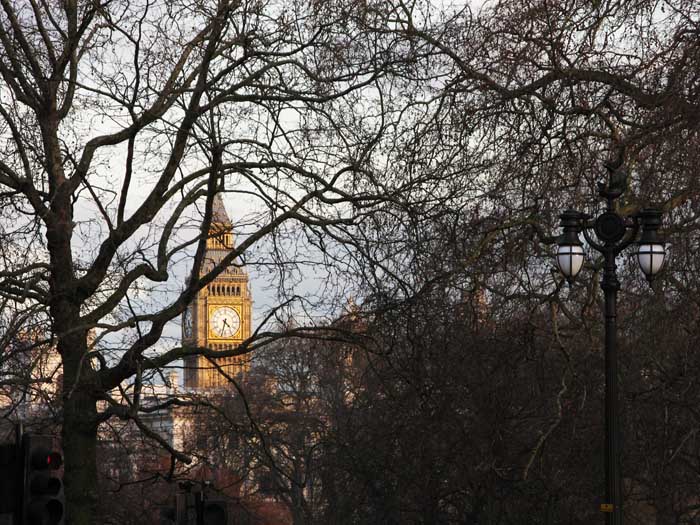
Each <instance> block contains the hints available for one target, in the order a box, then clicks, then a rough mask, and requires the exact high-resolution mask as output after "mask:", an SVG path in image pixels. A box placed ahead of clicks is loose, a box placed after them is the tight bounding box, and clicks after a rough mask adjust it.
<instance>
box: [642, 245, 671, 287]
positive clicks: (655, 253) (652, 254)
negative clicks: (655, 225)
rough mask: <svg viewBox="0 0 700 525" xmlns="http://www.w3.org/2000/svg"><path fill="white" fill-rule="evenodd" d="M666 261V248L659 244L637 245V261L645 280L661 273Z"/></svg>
mask: <svg viewBox="0 0 700 525" xmlns="http://www.w3.org/2000/svg"><path fill="white" fill-rule="evenodd" d="M665 259H666V246H665V245H664V244H661V243H648V244H647V243H645V244H641V243H640V244H639V248H638V250H637V261H639V267H640V268H641V270H642V272H644V275H646V277H647V279H652V278H653V277H654V276H655V275H656V274H657V273H659V272H660V271H661V268H663V266H664V260H665Z"/></svg>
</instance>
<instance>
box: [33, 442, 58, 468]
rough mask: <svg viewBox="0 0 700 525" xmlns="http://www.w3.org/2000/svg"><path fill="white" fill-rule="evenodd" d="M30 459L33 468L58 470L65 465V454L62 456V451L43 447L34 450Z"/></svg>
mask: <svg viewBox="0 0 700 525" xmlns="http://www.w3.org/2000/svg"><path fill="white" fill-rule="evenodd" d="M29 460H30V462H31V466H32V468H35V469H38V470H44V469H51V470H56V469H58V468H61V465H63V456H61V454H60V453H58V452H55V451H51V450H49V449H46V448H43V447H41V448H36V449H34V450H32V455H31V457H30V459H29Z"/></svg>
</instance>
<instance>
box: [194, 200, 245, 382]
mask: <svg viewBox="0 0 700 525" xmlns="http://www.w3.org/2000/svg"><path fill="white" fill-rule="evenodd" d="M233 242H234V241H233V224H232V223H231V219H229V217H228V214H227V213H226V208H225V207H224V203H223V201H222V200H221V196H220V194H218V193H217V194H216V195H215V196H214V203H213V209H212V224H211V228H210V230H209V238H208V239H207V250H206V254H205V256H204V261H203V263H202V268H201V271H200V276H201V275H204V274H205V273H207V272H208V271H209V270H211V268H212V267H214V266H215V265H216V264H218V263H220V262H221V260H222V259H223V258H224V257H225V256H226V255H228V254H229V253H230V252H231V250H232V249H233V246H234V245H233ZM251 306H252V299H251V294H250V288H249V286H248V274H247V273H246V272H245V269H244V268H243V267H242V266H240V265H236V264H235V263H234V264H233V265H230V266H229V267H228V268H226V269H225V270H224V271H223V272H222V273H221V274H220V275H219V276H218V277H217V278H216V279H215V280H214V281H212V282H211V283H210V284H209V285H208V286H207V287H205V288H202V289H201V290H200V291H199V293H198V294H197V296H196V297H195V299H194V301H192V303H191V304H190V305H189V306H188V307H187V309H186V310H185V312H184V313H183V316H182V342H183V344H186V345H194V346H201V347H207V348H210V349H212V350H215V351H223V350H229V349H231V348H235V347H236V346H238V345H239V344H240V343H241V341H243V340H245V339H247V338H248V337H250V333H251ZM214 363H216V364H214ZM214 363H212V361H210V360H209V359H207V358H206V357H204V356H190V357H186V358H185V360H184V365H185V381H184V383H185V388H197V389H217V388H225V387H228V386H229V385H230V382H229V380H228V378H227V377H226V375H228V376H231V377H236V376H237V375H238V374H240V373H244V372H246V371H247V368H248V364H247V360H246V359H245V358H243V357H221V358H217V359H214ZM217 366H218V367H221V369H222V370H223V371H224V372H225V374H226V375H224V374H222V373H220V372H219V370H218V369H217Z"/></svg>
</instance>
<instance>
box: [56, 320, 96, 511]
mask: <svg viewBox="0 0 700 525" xmlns="http://www.w3.org/2000/svg"><path fill="white" fill-rule="evenodd" d="M58 350H59V352H60V353H61V355H62V356H63V428H62V436H61V437H62V442H63V455H64V459H65V469H64V477H63V479H64V487H65V495H66V507H67V508H66V511H67V520H66V524H67V525H90V524H93V523H95V520H94V517H95V512H96V510H97V508H96V507H97V456H96V450H97V400H96V398H95V396H94V392H95V389H94V376H95V373H94V370H93V369H92V366H91V364H90V361H89V360H88V359H86V358H85V356H86V353H87V331H82V330H81V331H77V332H73V333H68V334H66V335H65V336H63V337H62V338H60V340H59V343H58Z"/></svg>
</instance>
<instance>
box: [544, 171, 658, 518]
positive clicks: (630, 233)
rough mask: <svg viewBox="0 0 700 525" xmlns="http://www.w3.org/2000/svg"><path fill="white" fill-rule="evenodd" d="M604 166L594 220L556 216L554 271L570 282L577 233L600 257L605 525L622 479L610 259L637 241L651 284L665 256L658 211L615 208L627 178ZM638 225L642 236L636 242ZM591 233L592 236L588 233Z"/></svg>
mask: <svg viewBox="0 0 700 525" xmlns="http://www.w3.org/2000/svg"><path fill="white" fill-rule="evenodd" d="M608 169H609V170H610V183H609V184H608V185H607V186H604V185H599V193H600V195H601V197H603V198H605V199H606V200H607V208H606V210H605V211H604V212H603V213H601V214H600V215H599V216H598V217H597V218H596V219H593V217H591V216H590V215H587V214H585V213H581V212H578V211H576V210H566V211H565V212H563V213H562V214H561V215H560V219H561V228H562V234H561V236H560V237H559V240H558V246H557V253H556V262H557V266H558V267H559V270H560V271H561V272H562V273H563V274H564V276H565V277H566V279H567V280H568V281H569V283H571V282H572V281H573V279H574V278H575V277H576V275H577V274H578V273H579V271H580V270H581V267H582V266H583V259H584V250H583V243H582V242H581V239H580V238H579V234H580V233H581V232H582V233H583V235H584V238H585V239H586V243H587V244H588V245H589V246H591V247H592V248H594V249H595V250H597V251H598V252H600V253H601V254H602V255H603V259H604V270H603V277H602V279H601V283H600V287H601V288H602V289H603V291H604V293H605V503H603V504H602V505H601V511H603V512H604V513H606V519H605V522H606V524H607V525H622V512H621V511H622V483H621V475H620V430H619V398H618V393H617V384H618V377H617V326H616V319H617V312H616V310H617V291H618V290H619V289H620V282H619V281H618V280H617V273H616V271H615V270H616V265H615V258H616V257H617V255H618V254H619V253H620V252H621V251H622V250H624V249H625V248H627V247H628V246H629V245H631V244H633V243H634V242H635V241H636V242H637V251H636V255H637V261H638V262H639V266H640V268H641V270H642V272H644V275H645V276H646V278H647V280H648V281H649V282H650V283H651V281H652V280H653V279H654V277H655V276H656V275H657V274H658V273H659V271H661V268H662V267H663V265H664V259H665V258H666V247H665V244H664V243H663V242H662V241H661V240H660V239H659V236H658V229H659V227H660V226H661V212H660V211H659V210H656V209H645V210H642V211H641V212H639V213H637V214H635V215H632V216H630V217H624V216H622V215H620V214H619V213H617V212H616V211H615V206H614V202H615V199H617V198H618V197H620V195H622V193H623V192H624V190H625V187H626V182H627V181H626V179H627V176H626V174H625V172H624V171H623V170H622V169H621V168H618V169H616V170H615V169H612V168H610V167H609V168H608ZM640 228H641V231H642V235H641V238H640V239H639V240H638V241H637V236H638V233H639V230H640ZM593 233H595V238H594V236H593Z"/></svg>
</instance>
